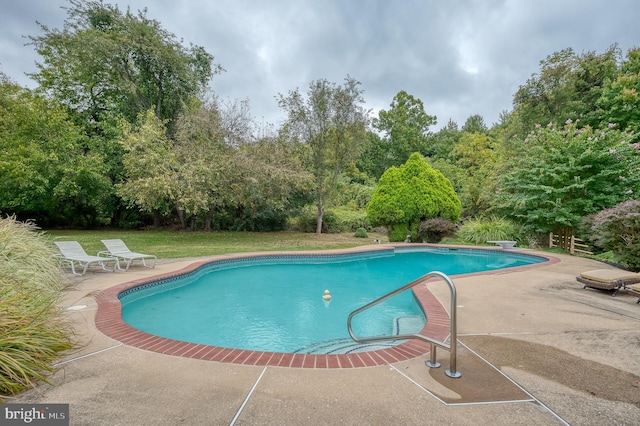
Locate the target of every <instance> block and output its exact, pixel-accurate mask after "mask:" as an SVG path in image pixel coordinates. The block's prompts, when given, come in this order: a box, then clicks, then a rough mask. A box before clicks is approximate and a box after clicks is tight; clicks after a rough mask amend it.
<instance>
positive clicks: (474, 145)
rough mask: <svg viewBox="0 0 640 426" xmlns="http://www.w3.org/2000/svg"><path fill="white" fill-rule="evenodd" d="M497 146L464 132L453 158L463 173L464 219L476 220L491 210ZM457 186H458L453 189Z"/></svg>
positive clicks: (484, 137) (481, 137)
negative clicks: (476, 216) (482, 212)
mask: <svg viewBox="0 0 640 426" xmlns="http://www.w3.org/2000/svg"><path fill="white" fill-rule="evenodd" d="M496 157H497V156H496V153H495V143H494V141H493V139H492V138H491V137H490V136H489V135H487V134H486V133H485V134H482V133H466V132H463V133H462V135H461V136H460V139H459V140H458V143H457V144H456V146H455V147H454V148H453V149H452V150H451V153H450V158H451V160H453V161H454V162H455V165H456V166H457V167H458V168H459V169H460V170H463V171H464V176H463V180H464V183H463V184H462V185H463V186H464V192H462V193H458V194H460V196H461V200H462V201H463V204H462V206H463V210H464V213H465V216H473V215H475V214H478V213H480V212H481V211H483V210H485V209H487V208H489V200H490V198H491V196H490V195H489V194H488V191H490V190H491V189H492V186H493V185H492V182H491V181H492V179H493V169H494V167H495V162H496V159H497V158H496ZM454 186H455V185H454Z"/></svg>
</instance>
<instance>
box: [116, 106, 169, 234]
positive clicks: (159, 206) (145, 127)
mask: <svg viewBox="0 0 640 426" xmlns="http://www.w3.org/2000/svg"><path fill="white" fill-rule="evenodd" d="M121 144H122V146H123V148H124V151H125V154H124V157H123V164H124V168H125V171H126V175H127V176H126V180H125V181H124V182H122V183H120V184H118V185H116V187H117V192H118V195H119V196H120V197H122V199H123V200H124V201H125V202H126V203H128V204H129V206H137V207H138V209H140V210H141V211H143V212H148V213H152V214H153V215H154V225H155V226H159V225H160V218H161V217H162V216H163V215H166V214H167V213H168V212H169V211H170V210H171V209H172V207H173V206H174V203H175V201H176V199H177V194H176V186H177V181H178V179H177V166H178V164H177V159H176V156H175V153H174V152H173V150H172V149H173V142H172V141H171V140H170V139H168V138H167V136H166V129H165V126H164V123H163V122H161V121H160V120H158V118H157V117H156V116H155V114H154V112H153V111H152V110H149V111H147V113H146V114H140V117H139V124H138V125H137V126H135V127H133V126H127V127H126V129H125V133H124V138H123V140H122V141H121Z"/></svg>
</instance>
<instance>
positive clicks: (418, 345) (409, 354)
mask: <svg viewBox="0 0 640 426" xmlns="http://www.w3.org/2000/svg"><path fill="white" fill-rule="evenodd" d="M396 247H402V246H387V245H385V246H381V247H379V248H371V247H368V248H366V249H363V248H362V247H360V248H357V249H347V250H330V251H322V252H318V251H314V252H264V253H240V254H233V255H227V256H215V257H212V258H210V259H207V260H202V261H197V262H194V263H192V264H190V265H188V266H187V267H185V268H182V269H180V270H177V271H174V272H170V273H165V274H160V275H156V276H153V277H147V278H143V279H139V280H134V281H129V282H126V283H123V284H119V285H116V286H114V287H110V288H108V289H106V290H104V291H102V292H100V293H98V294H97V295H96V302H97V304H98V312H97V314H96V319H95V323H96V327H97V328H98V330H100V331H101V332H102V333H104V334H105V335H107V336H109V337H111V338H112V339H115V340H117V341H119V342H121V343H123V344H125V345H128V346H133V347H136V348H139V349H143V350H147V351H152V352H157V353H161V354H165V355H174V356H180V357H186V358H194V359H200V360H204V361H217V362H223V363H233V364H243V365H255V366H273V367H289V368H358V367H372V366H378V365H387V364H391V363H395V362H399V361H405V360H408V359H413V358H416V357H418V356H423V355H425V354H427V353H428V352H429V351H430V349H431V345H430V343H428V342H425V341H422V340H417V339H413V340H408V341H406V342H405V343H401V344H399V345H396V346H393V347H389V348H384V349H378V350H374V351H368V352H357V353H348V354H326V355H325V354H297V353H296V354H294V353H282V352H265V351H253V350H245V349H232V348H224V347H219V346H211V345H205V344H199V343H188V342H182V341H177V340H173V339H168V338H165V337H159V336H155V335H152V334H149V333H145V332H143V331H140V330H138V329H136V328H134V327H131V326H130V325H128V324H127V323H125V322H124V320H123V319H122V304H121V303H120V300H119V298H118V295H119V294H120V293H122V292H123V291H125V290H128V289H131V288H133V287H137V286H140V285H143V284H146V283H149V282H154V281H159V280H163V279H167V278H172V277H176V276H179V275H183V274H186V273H188V272H191V271H194V270H196V269H198V268H200V267H203V266H205V265H207V264H210V263H215V262H217V261H222V260H224V261H228V260H236V259H245V258H248V257H251V258H255V257H268V256H288V257H290V256H292V255H307V256H311V255H318V254H321V255H327V254H334V255H339V254H357V253H370V252H372V251H375V250H389V249H390V248H396ZM411 247H416V245H415V244H414V245H412V246H411ZM438 247H439V248H441V247H442V246H438ZM452 248H455V247H452ZM466 248H467V249H468V248H469V247H466ZM474 250H478V249H477V248H474ZM487 250H493V249H487ZM508 252H512V251H510V250H509V251H508ZM535 256H538V257H543V258H546V259H547V261H545V262H541V263H537V264H534V265H526V266H519V267H513V268H505V269H500V270H494V271H488V272H480V273H473V274H464V275H456V276H455V277H456V278H461V277H468V276H474V275H486V274H496V273H504V272H505V271H509V272H516V271H520V270H525V269H531V268H532V267H539V266H542V265H549V264H550V263H557V262H559V261H560V260H559V259H557V258H555V257H551V256H547V255H540V254H537V253H536V254H535ZM431 281H435V280H433V279H432V280H429V282H431ZM412 290H413V292H414V295H415V297H416V299H417V300H418V301H419V303H420V304H421V305H422V308H423V310H424V312H425V314H426V316H427V323H426V325H425V327H424V328H423V329H422V330H421V331H420V334H421V335H424V336H427V337H429V338H431V339H435V340H438V341H445V339H447V337H448V336H449V326H450V317H449V314H448V312H447V310H446V309H445V307H444V306H443V305H442V304H441V303H440V301H439V300H438V299H437V298H436V297H435V296H434V295H433V293H432V292H431V291H430V290H429V289H428V288H427V287H426V286H424V285H416V286H415V287H413V289H412Z"/></svg>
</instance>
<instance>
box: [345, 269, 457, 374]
mask: <svg viewBox="0 0 640 426" xmlns="http://www.w3.org/2000/svg"><path fill="white" fill-rule="evenodd" d="M433 277H438V278H441V279H442V280H443V281H444V282H445V283H447V285H448V286H449V291H450V293H451V310H450V314H449V315H450V321H449V327H450V331H449V336H450V341H451V343H450V344H449V343H446V342H441V341H439V340H435V339H432V338H430V337H427V336H423V335H422V334H400V335H396V336H375V337H358V336H356V335H355V334H354V333H353V329H352V328H351V321H352V319H353V317H355V316H356V315H358V314H359V313H361V312H362V311H365V310H367V309H369V308H371V307H373V306H375V305H377V304H379V303H382V302H384V301H385V300H387V299H390V298H392V297H393V296H395V295H397V294H400V293H402V292H403V291H405V290H408V289H410V288H412V287H414V286H416V285H418V284H420V283H422V282H423V281H426V280H428V279H429V278H433ZM427 321H428V320H427ZM347 329H348V330H349V335H350V336H351V338H352V339H353V340H354V341H356V342H358V343H368V342H376V341H381V340H409V339H418V340H422V341H425V342H429V343H430V344H431V351H430V358H429V361H426V362H425V365H426V366H427V367H430V368H438V367H440V363H439V362H438V361H436V347H441V348H443V349H446V350H448V351H449V369H448V370H445V374H446V375H447V376H449V377H452V378H458V377H460V376H462V373H460V372H459V371H457V370H456V352H457V351H456V348H457V342H458V333H457V323H456V286H455V285H454V284H453V281H451V279H450V278H449V277H448V276H446V275H445V274H443V273H442V272H438V271H433V272H429V273H428V274H425V275H423V276H421V277H420V278H418V279H416V280H413V281H411V282H410V283H409V284H406V285H404V286H402V287H399V288H397V289H395V290H393V291H391V292H389V293H387V294H385V295H384V296H381V297H379V298H377V299H375V300H374V301H372V302H369V303H367V304H366V305H364V306H362V307H360V308H358V309H356V310H355V311H353V312H351V313H350V314H349V317H348V318H347Z"/></svg>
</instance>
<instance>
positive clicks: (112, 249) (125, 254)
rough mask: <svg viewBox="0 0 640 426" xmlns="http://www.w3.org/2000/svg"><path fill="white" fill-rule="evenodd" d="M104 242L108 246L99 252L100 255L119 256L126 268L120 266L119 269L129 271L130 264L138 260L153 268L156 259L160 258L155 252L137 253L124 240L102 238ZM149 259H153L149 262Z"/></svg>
mask: <svg viewBox="0 0 640 426" xmlns="http://www.w3.org/2000/svg"><path fill="white" fill-rule="evenodd" d="M101 241H102V244H104V246H105V247H106V248H107V249H106V250H104V251H101V252H99V253H98V256H113V257H117V258H118V260H119V261H120V262H123V263H124V265H125V267H124V269H122V268H120V266H118V269H120V270H124V271H128V270H129V266H131V264H132V263H133V262H135V261H136V260H140V261H142V265H143V266H145V267H147V268H153V267H154V266H156V260H158V258H157V257H156V256H155V255H153V254H143V253H136V252H133V251H131V250H129V247H127V245H126V244H125V243H124V242H123V241H122V240H101ZM147 260H149V261H151V262H150V264H147Z"/></svg>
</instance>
